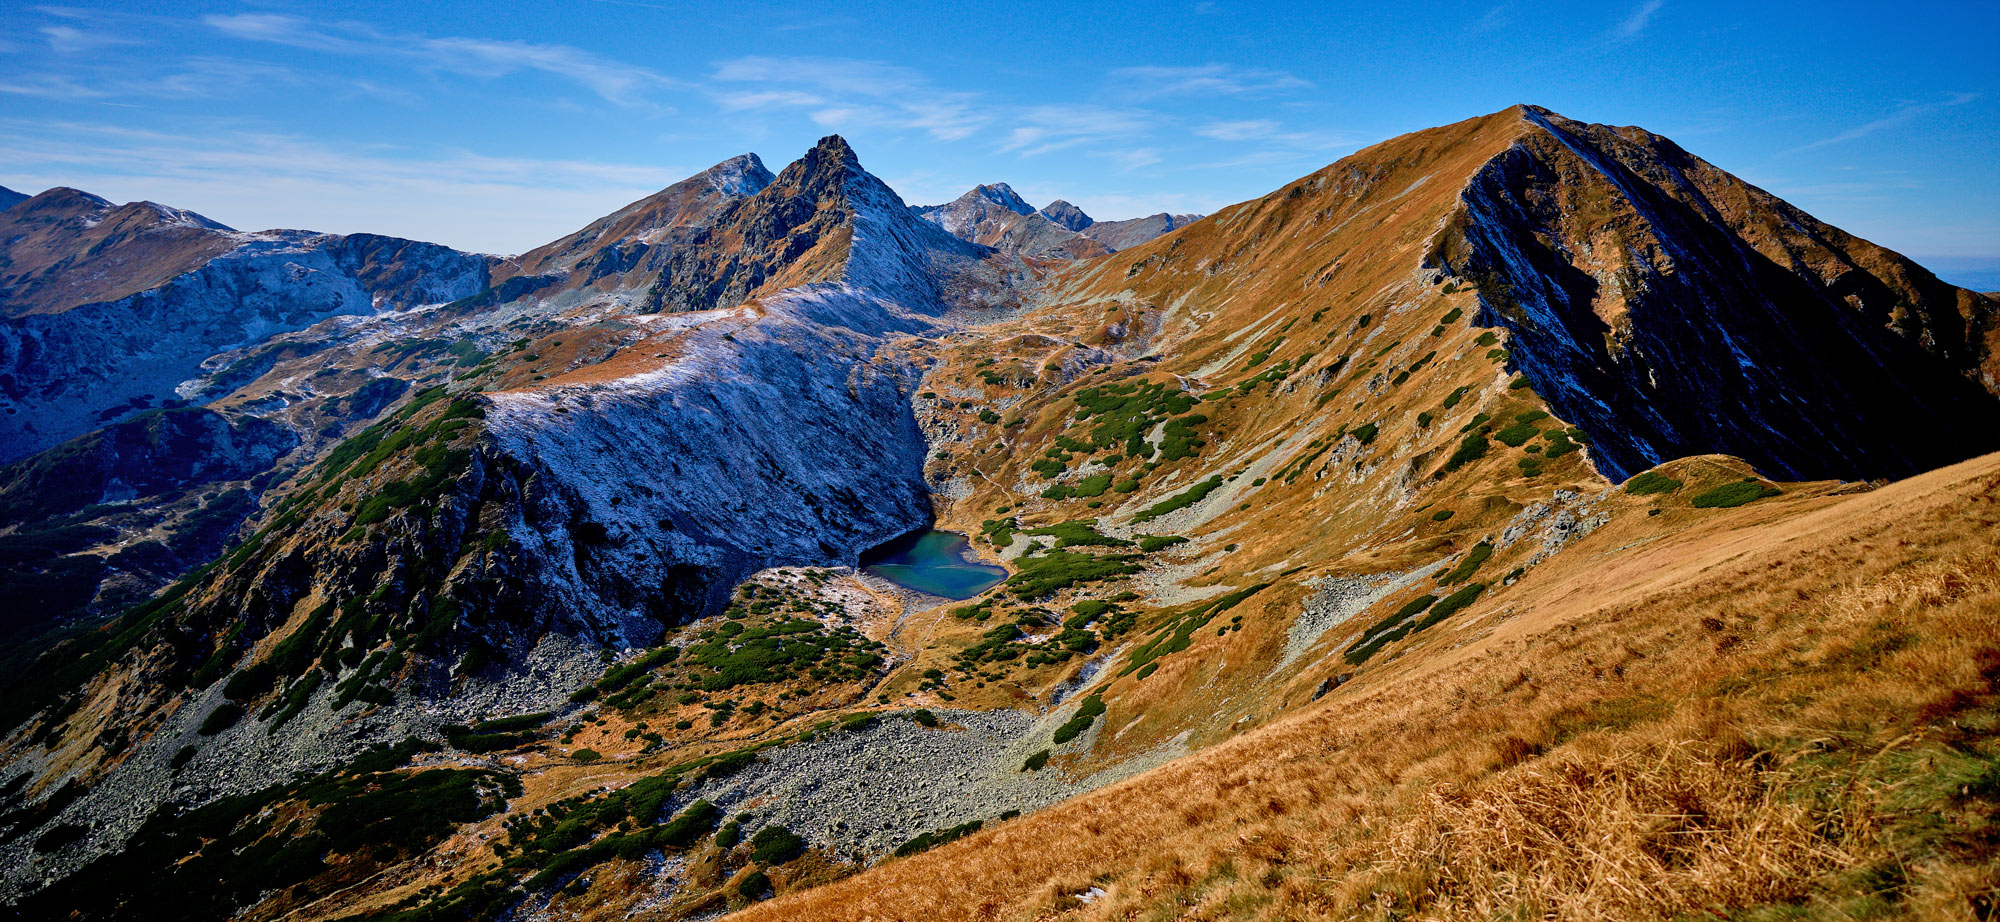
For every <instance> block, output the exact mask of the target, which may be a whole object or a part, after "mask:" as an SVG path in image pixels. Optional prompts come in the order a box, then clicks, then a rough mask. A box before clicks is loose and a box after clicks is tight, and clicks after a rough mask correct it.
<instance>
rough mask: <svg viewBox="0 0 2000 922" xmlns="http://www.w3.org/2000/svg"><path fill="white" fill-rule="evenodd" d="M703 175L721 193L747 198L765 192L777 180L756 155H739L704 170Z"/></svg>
mask: <svg viewBox="0 0 2000 922" xmlns="http://www.w3.org/2000/svg"><path fill="white" fill-rule="evenodd" d="M701 175H702V176H703V177H705V178H706V179H707V180H708V182H709V185H710V186H712V187H713V188H715V189H716V190H717V191H719V192H726V193H728V194H730V195H745V196H748V195H756V194H757V193H759V192H762V191H764V187H765V186H768V185H770V184H771V180H773V179H776V178H777V177H776V176H775V175H773V174H772V173H771V171H770V170H769V169H766V168H765V166H764V161H762V160H759V159H757V155H756V154H738V155H737V156H734V157H731V158H729V159H728V160H724V161H722V162H721V163H718V164H716V165H714V166H712V167H709V168H708V169H706V170H703V171H702V174H701Z"/></svg>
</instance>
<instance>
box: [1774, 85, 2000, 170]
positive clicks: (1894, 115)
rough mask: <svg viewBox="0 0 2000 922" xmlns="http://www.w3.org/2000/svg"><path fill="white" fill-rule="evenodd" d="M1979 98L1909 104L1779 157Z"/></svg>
mask: <svg viewBox="0 0 2000 922" xmlns="http://www.w3.org/2000/svg"><path fill="white" fill-rule="evenodd" d="M1978 98H1979V94H1978V93H1954V94H1952V96H1951V98H1949V99H1945V100H1941V101H1939V102H1923V103H1909V104H1906V105H1904V106H1903V107H1902V108H1900V109H1897V110H1896V111H1894V112H1891V113H1889V114H1888V115H1885V116H1883V117H1881V118H1878V119H1876V120H1874V121H1872V122H1869V123H1867V124H1865V125H1857V126H1855V127H1853V128H1849V129H1847V130H1846V131H1843V132H1840V133H1839V134H1836V135H1832V136H1829V137H1824V138H1821V139H1819V140H1817V141H1813V142H1811V143H1809V144H1801V145H1799V146H1797V147H1793V148H1789V149H1786V150H1782V151H1779V152H1778V154H1779V156H1784V155H1787V154H1796V153H1801V152H1803V151H1809V150H1816V149H1818V148H1822V147H1827V146H1830V145H1834V144H1841V143H1845V142H1847V141H1853V140H1856V139H1858V138H1864V137H1867V136H1868V135H1871V134H1874V133H1876V132H1878V131H1886V130H1888V129H1890V128H1895V127H1898V126H1900V125H1903V124H1905V123H1907V122H1909V121H1910V120H1912V119H1915V118H1917V117H1918V116H1921V115H1928V114H1930V113H1932V112H1936V111H1939V110H1941V109H1950V108H1955V107H1957V106H1962V105H1965V104H1966V103H1969V102H1972V101H1974V100H1977V99H1978Z"/></svg>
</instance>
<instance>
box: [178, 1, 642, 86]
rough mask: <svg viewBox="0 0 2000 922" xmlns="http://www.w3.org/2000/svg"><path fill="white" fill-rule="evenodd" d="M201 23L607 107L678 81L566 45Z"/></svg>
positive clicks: (298, 23)
mask: <svg viewBox="0 0 2000 922" xmlns="http://www.w3.org/2000/svg"><path fill="white" fill-rule="evenodd" d="M202 21H203V22H204V23H206V24H207V25H209V26H210V27H212V28H214V29H216V30H217V31H220V32H222V33H223V34H225V35H228V36H230V37H232V38H237V39H241V40H244V41H254V42H267V43H271V44H277V45H285V46H288V47H293V48H303V49H307V50H311V51H323V52H328V53H333V54H345V55H358V56H389V57H398V58H403V59H405V60H407V61H409V62H410V63H412V64H413V65H414V66H416V67H418V68H419V69H434V70H441V71H446V72H449V73H455V74H459V75H462V76H468V77H481V78H492V77H501V76H506V75H508V74H512V73H519V72H521V71H524V70H527V71H539V72H541V73H545V74H549V75H551V76H554V77H558V78H561V79H564V80H568V81H570V82H572V83H575V84H577V85H579V86H582V87H584V88H585V89H588V90H590V91H591V92H592V93H595V94H597V95H598V96H599V97H601V98H603V99H604V100H605V101H607V102H611V103H615V104H617V105H621V106H638V105H644V104H647V103H648V101H649V99H650V95H651V94H652V93H653V92H655V91H658V90H662V89H668V88H672V87H676V86H679V85H680V84H679V82H678V81H675V80H672V79H670V78H668V77H667V76H665V75H663V74H660V73H658V72H656V71H653V70H650V69H647V68H644V67H638V66H635V65H631V64H625V63H623V62H619V61H614V60H611V59H609V58H605V57H602V56H599V55H595V54H592V53H590V52H588V51H584V50H582V49H580V48H574V47H571V46H568V45H551V44H541V43H536V42H522V41H509V40H497V39H483V38H468V37H463V36H425V35H408V34H392V33H385V32H381V31H378V30H376V29H375V28H373V27H371V26H368V25H365V24H361V23H351V22H343V23H324V22H319V21H316V20H310V19H305V18H302V17H298V16H287V15H283V14H277V13H237V14H233V15H214V16H205V17H203V18H202Z"/></svg>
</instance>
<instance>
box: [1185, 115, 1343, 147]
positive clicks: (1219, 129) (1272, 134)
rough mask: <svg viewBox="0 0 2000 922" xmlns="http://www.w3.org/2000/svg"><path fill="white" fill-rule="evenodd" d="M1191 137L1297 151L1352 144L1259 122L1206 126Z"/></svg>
mask: <svg viewBox="0 0 2000 922" xmlns="http://www.w3.org/2000/svg"><path fill="white" fill-rule="evenodd" d="M1194 133H1195V134H1197V135H1199V136H1201V137H1204V138H1208V139H1210V140H1213V141H1232V142H1246V143H1250V142H1254V143H1256V144H1259V145H1262V146H1266V147H1283V148H1287V149H1290V150H1296V151H1323V150H1332V149H1333V148H1336V147H1340V146H1342V145H1346V144H1351V143H1353V139H1352V138H1351V137H1349V136H1348V135H1346V134H1343V133H1341V132H1335V131H1287V130H1285V127H1284V126H1283V125H1281V124H1280V123H1278V122H1276V121H1273V120H1271V119H1262V118H1259V119H1241V120H1237V121H1219V122H1209V123H1207V124H1204V125H1200V126H1197V127H1196V128H1195V129H1194Z"/></svg>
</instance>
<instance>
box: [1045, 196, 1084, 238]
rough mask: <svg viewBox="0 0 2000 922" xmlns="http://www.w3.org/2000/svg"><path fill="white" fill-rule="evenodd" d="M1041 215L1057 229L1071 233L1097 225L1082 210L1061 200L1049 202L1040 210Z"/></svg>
mask: <svg viewBox="0 0 2000 922" xmlns="http://www.w3.org/2000/svg"><path fill="white" fill-rule="evenodd" d="M1041 214H1042V217H1044V218H1047V219H1049V220H1051V221H1054V222H1055V223H1056V225H1057V226H1058V227H1063V228H1067V229H1069V230H1073V231H1080V230H1083V229H1084V228H1086V227H1089V226H1090V225H1092V224H1095V223H1097V222H1096V221H1094V220H1092V219H1091V217H1090V215H1087V214H1084V213H1083V209H1081V208H1078V207H1076V206H1075V205H1072V204H1070V203H1068V202H1066V201H1063V200H1062V199H1056V200H1055V201H1053V202H1050V203H1049V204H1048V207H1046V208H1043V209H1042V212H1041Z"/></svg>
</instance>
